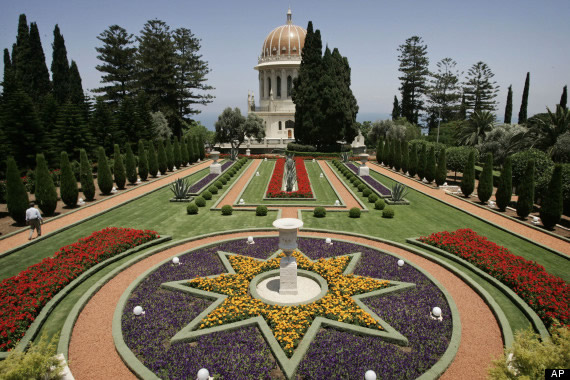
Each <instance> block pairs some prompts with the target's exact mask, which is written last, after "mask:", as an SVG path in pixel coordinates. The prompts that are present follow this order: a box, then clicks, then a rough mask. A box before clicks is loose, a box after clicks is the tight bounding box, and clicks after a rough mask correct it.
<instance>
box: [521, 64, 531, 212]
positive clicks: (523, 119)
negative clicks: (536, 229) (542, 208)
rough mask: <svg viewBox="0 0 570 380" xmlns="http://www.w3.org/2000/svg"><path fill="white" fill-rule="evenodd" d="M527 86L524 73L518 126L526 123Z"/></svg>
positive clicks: (527, 82)
mask: <svg viewBox="0 0 570 380" xmlns="http://www.w3.org/2000/svg"><path fill="white" fill-rule="evenodd" d="M529 86H530V73H526V80H525V81H524V90H523V95H522V103H521V109H520V111H519V121H518V123H519V124H524V123H526V121H527V108H528V91H529ZM527 215H528V214H527Z"/></svg>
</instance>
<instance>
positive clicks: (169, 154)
mask: <svg viewBox="0 0 570 380" xmlns="http://www.w3.org/2000/svg"><path fill="white" fill-rule="evenodd" d="M164 148H165V149H164V150H165V151H166V166H167V167H168V171H172V170H173V169H174V152H173V151H172V144H171V143H170V139H166V146H165V147H164Z"/></svg>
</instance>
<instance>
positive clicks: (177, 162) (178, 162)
mask: <svg viewBox="0 0 570 380" xmlns="http://www.w3.org/2000/svg"><path fill="white" fill-rule="evenodd" d="M172 153H173V156H174V166H176V167H177V168H178V169H180V167H181V166H182V152H181V150H180V143H179V142H178V139H177V138H176V137H175V138H174V144H173V146H172Z"/></svg>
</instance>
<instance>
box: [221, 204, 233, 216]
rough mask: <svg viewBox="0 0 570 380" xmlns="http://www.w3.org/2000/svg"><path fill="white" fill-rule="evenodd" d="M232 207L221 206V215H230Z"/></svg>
mask: <svg viewBox="0 0 570 380" xmlns="http://www.w3.org/2000/svg"><path fill="white" fill-rule="evenodd" d="M233 211H234V209H233V208H232V206H230V205H224V206H222V215H231V214H232V212H233Z"/></svg>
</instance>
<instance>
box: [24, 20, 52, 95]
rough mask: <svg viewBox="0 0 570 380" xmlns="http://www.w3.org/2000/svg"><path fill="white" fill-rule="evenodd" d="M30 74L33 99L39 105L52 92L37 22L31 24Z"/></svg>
mask: <svg viewBox="0 0 570 380" xmlns="http://www.w3.org/2000/svg"><path fill="white" fill-rule="evenodd" d="M29 67H30V74H31V83H30V88H31V91H32V92H31V94H30V96H31V97H32V99H33V100H34V101H35V102H36V103H38V102H39V101H40V100H41V99H42V98H43V97H44V96H46V95H47V94H49V92H50V91H51V82H50V80H49V71H48V68H47V66H46V57H45V54H44V49H43V47H42V41H41V39H40V32H39V31H38V26H37V24H36V23H35V22H32V23H30V61H29Z"/></svg>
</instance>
